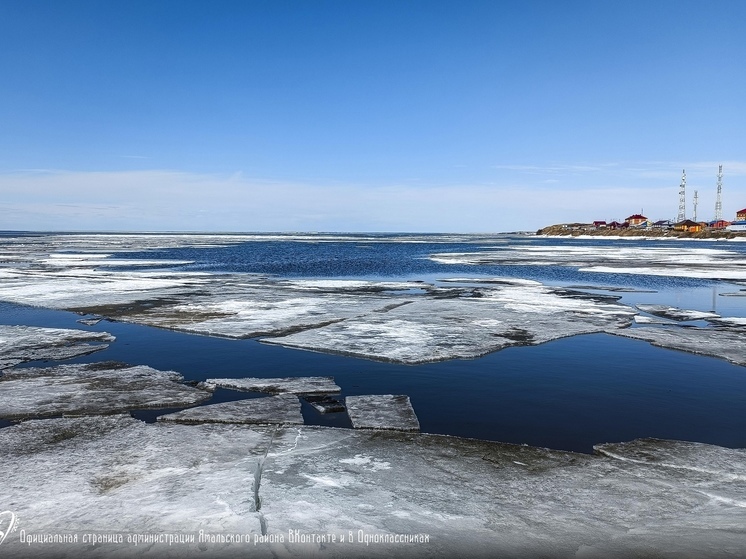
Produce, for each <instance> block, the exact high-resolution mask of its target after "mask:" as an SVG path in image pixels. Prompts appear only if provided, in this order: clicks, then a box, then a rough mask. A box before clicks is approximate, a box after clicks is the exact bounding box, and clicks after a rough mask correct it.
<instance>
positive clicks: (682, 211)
mask: <svg viewBox="0 0 746 559" xmlns="http://www.w3.org/2000/svg"><path fill="white" fill-rule="evenodd" d="M685 219H686V169H684V170H683V171H681V185H679V215H678V217H677V218H676V221H677V222H679V223H680V222H682V221H684V220H685Z"/></svg>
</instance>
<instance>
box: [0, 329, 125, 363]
mask: <svg viewBox="0 0 746 559" xmlns="http://www.w3.org/2000/svg"><path fill="white" fill-rule="evenodd" d="M113 341H114V336H112V335H111V334H109V333H107V332H87V331H84V330H71V329H65V328H41V327H37V326H11V325H4V324H0V370H2V369H5V368H8V367H12V366H14V365H18V364H19V363H23V362H26V361H37V360H50V359H54V360H60V359H70V358H72V357H78V356H80V355H86V354H89V353H93V352H95V351H100V350H102V349H106V348H107V347H109V344H108V342H113Z"/></svg>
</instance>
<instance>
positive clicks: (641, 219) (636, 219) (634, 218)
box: [624, 214, 648, 226]
mask: <svg viewBox="0 0 746 559" xmlns="http://www.w3.org/2000/svg"><path fill="white" fill-rule="evenodd" d="M647 220H648V218H647V217H645V216H644V215H642V214H635V215H631V216H629V217H628V218H627V219H625V220H624V221H626V222H627V223H629V224H630V226H635V225H640V224H641V223H645V222H646V221H647Z"/></svg>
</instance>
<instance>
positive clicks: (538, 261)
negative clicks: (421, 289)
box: [430, 243, 746, 280]
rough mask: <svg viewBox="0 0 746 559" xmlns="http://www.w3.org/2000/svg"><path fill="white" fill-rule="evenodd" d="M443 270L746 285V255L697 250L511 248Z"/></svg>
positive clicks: (455, 258) (456, 260)
mask: <svg viewBox="0 0 746 559" xmlns="http://www.w3.org/2000/svg"><path fill="white" fill-rule="evenodd" d="M430 258H431V259H432V260H433V261H435V262H440V263H442V264H468V265H474V266H479V265H524V266H531V265H533V266H569V267H574V268H578V269H579V270H580V271H585V272H598V273H606V274H643V275H655V276H679V277H691V278H704V279H729V280H736V279H746V262H744V261H743V258H742V257H741V253H740V252H737V251H734V250H727V249H725V248H701V247H692V246H681V245H677V246H670V247H669V246H649V247H641V246H624V245H618V244H617V245H614V244H609V243H605V244H598V245H583V244H581V245H567V244H558V245H549V244H547V245H536V246H530V245H521V246H515V245H507V246H505V247H498V248H494V247H493V248H490V249H488V250H483V251H477V252H461V253H456V252H453V253H437V254H433V255H431V256H430Z"/></svg>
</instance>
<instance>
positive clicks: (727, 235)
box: [536, 224, 746, 239]
mask: <svg viewBox="0 0 746 559" xmlns="http://www.w3.org/2000/svg"><path fill="white" fill-rule="evenodd" d="M575 226H577V225H575V224H559V225H550V226H548V227H544V228H542V229H539V230H538V231H537V232H536V234H537V235H565V236H568V237H579V236H580V235H592V236H595V237H661V238H672V237H674V238H682V239H735V238H737V237H746V232H741V231H739V232H733V231H710V230H706V231H700V232H698V233H689V232H684V231H661V230H653V229H588V230H585V229H579V230H574V229H571V227H575Z"/></svg>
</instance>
